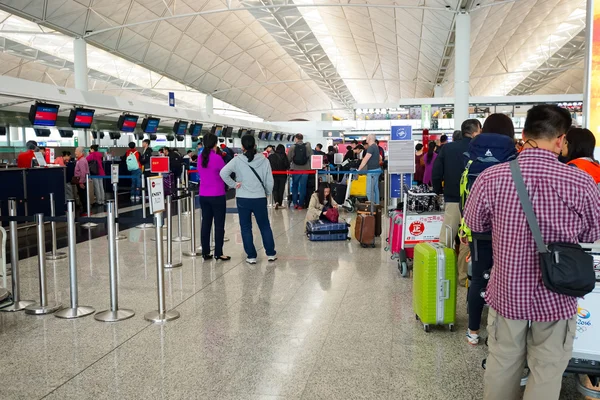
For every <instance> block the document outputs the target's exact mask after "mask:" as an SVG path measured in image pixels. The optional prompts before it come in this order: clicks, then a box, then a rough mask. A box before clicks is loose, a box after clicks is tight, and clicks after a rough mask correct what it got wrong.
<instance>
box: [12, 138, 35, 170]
mask: <svg viewBox="0 0 600 400" xmlns="http://www.w3.org/2000/svg"><path fill="white" fill-rule="evenodd" d="M26 146H27V150H26V151H24V152H22V153H20V154H19V156H18V157H17V167H18V168H31V163H32V161H33V160H34V159H35V150H36V149H37V142H36V141H34V140H30V141H29V142H27V144H26Z"/></svg>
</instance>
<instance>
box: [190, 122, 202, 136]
mask: <svg viewBox="0 0 600 400" xmlns="http://www.w3.org/2000/svg"><path fill="white" fill-rule="evenodd" d="M200 132H202V124H198V123H195V124H192V125H190V135H192V137H198V136H200Z"/></svg>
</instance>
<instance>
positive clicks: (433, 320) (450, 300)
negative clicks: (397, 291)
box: [413, 243, 457, 332]
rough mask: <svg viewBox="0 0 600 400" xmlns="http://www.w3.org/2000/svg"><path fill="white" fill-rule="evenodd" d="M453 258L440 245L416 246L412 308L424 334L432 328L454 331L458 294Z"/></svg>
mask: <svg viewBox="0 0 600 400" xmlns="http://www.w3.org/2000/svg"><path fill="white" fill-rule="evenodd" d="M456 274H457V270H456V254H455V252H454V250H452V249H449V248H447V247H445V246H444V245H442V244H440V243H419V244H418V245H416V246H415V255H414V261H413V308H414V311H415V314H416V317H417V320H421V322H422V323H423V328H424V329H425V332H429V330H430V326H431V325H448V326H449V327H450V331H454V322H455V320H456V290H457V277H456Z"/></svg>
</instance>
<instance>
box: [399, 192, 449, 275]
mask: <svg viewBox="0 0 600 400" xmlns="http://www.w3.org/2000/svg"><path fill="white" fill-rule="evenodd" d="M409 195H410V196H415V197H416V198H418V197H422V198H430V199H431V201H433V202H435V200H436V198H437V196H438V195H437V194H435V193H416V192H414V191H411V190H406V191H405V193H404V195H403V213H402V237H401V243H400V252H399V253H398V254H393V253H392V259H393V260H394V259H396V260H398V269H399V270H400V274H401V275H402V276H403V277H407V276H408V275H409V271H410V269H411V268H412V258H413V249H414V247H415V246H416V245H417V244H419V243H425V242H439V241H440V232H441V230H442V225H443V223H444V211H440V210H437V211H436V210H433V211H429V210H425V209H422V208H420V207H419V206H418V205H415V207H414V208H413V210H410V209H409V206H408V200H409ZM447 234H450V235H451V234H452V232H451V231H450V232H448V233H447Z"/></svg>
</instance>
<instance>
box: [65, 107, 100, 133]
mask: <svg viewBox="0 0 600 400" xmlns="http://www.w3.org/2000/svg"><path fill="white" fill-rule="evenodd" d="M94 112H95V110H90V109H87V108H74V109H72V110H71V114H69V125H71V127H72V128H81V129H88V128H91V126H92V122H93V121H94Z"/></svg>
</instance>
